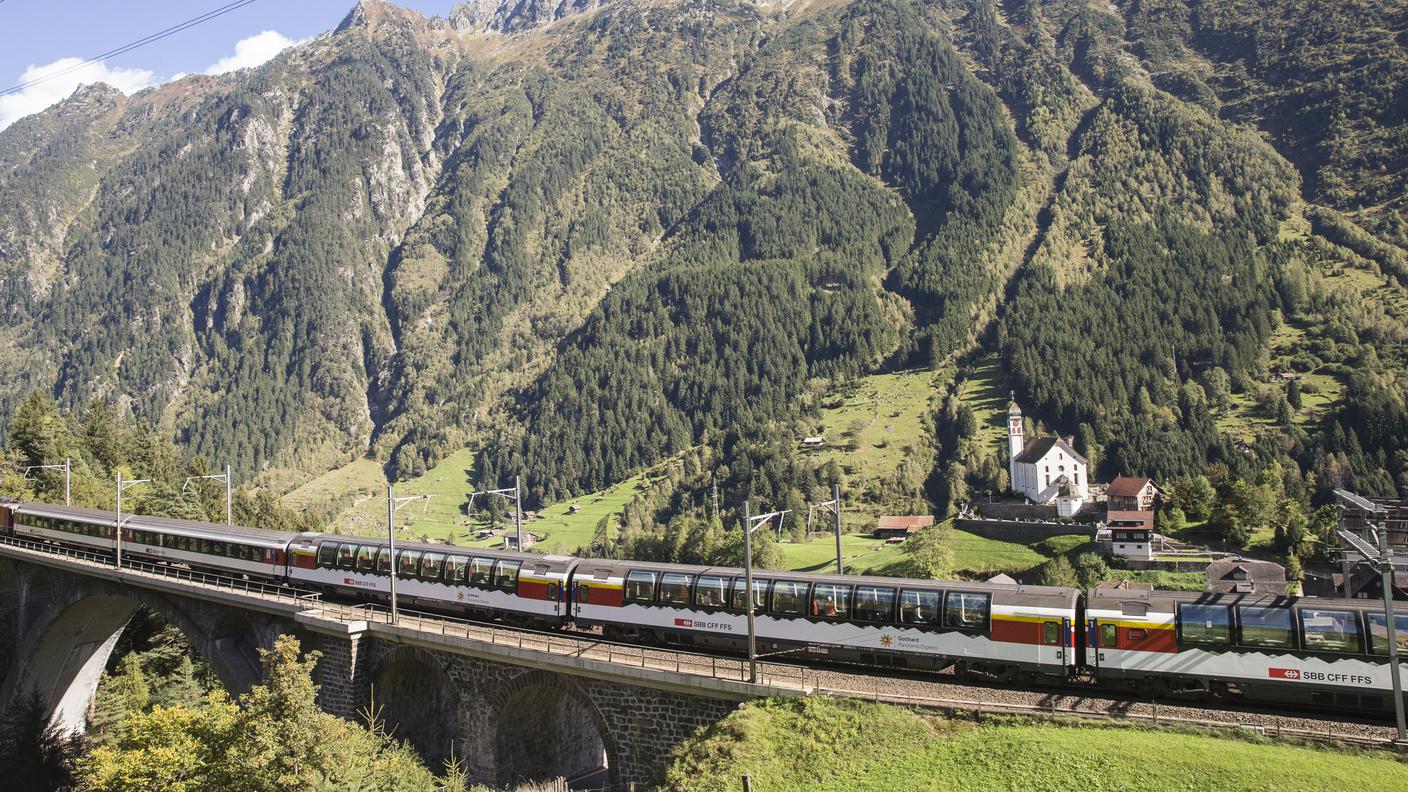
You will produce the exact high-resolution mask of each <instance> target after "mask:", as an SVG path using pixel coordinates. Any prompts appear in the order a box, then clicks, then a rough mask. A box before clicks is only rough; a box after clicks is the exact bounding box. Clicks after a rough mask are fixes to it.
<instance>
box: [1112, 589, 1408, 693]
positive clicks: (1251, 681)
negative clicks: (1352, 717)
mask: <svg viewBox="0 0 1408 792" xmlns="http://www.w3.org/2000/svg"><path fill="white" fill-rule="evenodd" d="M1085 615H1086V619H1087V631H1088V632H1087V637H1086V643H1087V647H1088V648H1087V652H1086V653H1087V662H1088V664H1089V665H1090V666H1091V667H1092V668H1093V670H1094V673H1095V675H1096V678H1097V679H1099V680H1100V681H1102V682H1119V683H1125V684H1132V685H1134V686H1135V687H1138V688H1143V689H1148V690H1151V691H1154V692H1164V693H1177V692H1190V691H1194V692H1206V693H1212V694H1215V695H1224V694H1228V693H1239V694H1241V695H1243V696H1245V697H1247V698H1251V699H1257V700H1262V701H1282V702H1287V703H1299V704H1310V705H1315V706H1330V707H1336V708H1345V709H1355V710H1370V711H1375V710H1384V709H1389V708H1391V707H1392V703H1393V699H1392V684H1391V681H1390V678H1389V677H1390V674H1389V665H1388V638H1387V634H1388V628H1387V622H1386V618H1385V615H1384V609H1383V603H1382V602H1379V601H1371V600H1353V599H1350V600H1346V599H1330V598H1319V597H1313V598H1303V597H1300V598H1298V597H1268V596H1265V595H1247V594H1209V593H1198V592H1171V591H1122V590H1106V589H1095V590H1092V591H1090V592H1089V594H1088V597H1087V606H1086V614H1085ZM1394 626H1395V629H1396V630H1397V633H1398V634H1397V638H1398V643H1399V651H1400V652H1405V657H1408V605H1398V606H1396V608H1395V612H1394ZM1403 666H1404V664H1403V663H1400V667H1403Z"/></svg>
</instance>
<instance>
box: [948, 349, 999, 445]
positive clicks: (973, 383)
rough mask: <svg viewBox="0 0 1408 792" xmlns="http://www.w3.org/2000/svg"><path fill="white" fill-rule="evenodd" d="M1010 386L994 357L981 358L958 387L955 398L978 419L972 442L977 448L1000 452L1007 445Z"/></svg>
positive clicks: (997, 360)
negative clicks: (976, 431) (966, 406)
mask: <svg viewBox="0 0 1408 792" xmlns="http://www.w3.org/2000/svg"><path fill="white" fill-rule="evenodd" d="M1010 395H1011V386H1010V385H1009V383H1008V381H1007V372H1006V371H1004V370H1003V369H1002V361H1000V360H999V359H998V358H997V357H996V356H995V355H994V356H989V357H986V358H983V360H981V361H980V362H979V363H978V365H977V366H976V367H975V368H974V369H973V375H972V376H970V377H968V378H967V379H965V380H964V381H963V382H962V383H961V384H960V385H959V386H958V398H959V400H960V401H962V402H963V403H964V404H966V405H968V407H969V409H971V410H972V411H973V415H974V417H976V418H977V419H978V433H977V434H976V435H974V437H973V439H972V441H971V442H972V443H973V444H974V445H975V446H977V447H978V448H984V449H991V450H993V451H994V452H997V451H1001V450H1002V449H1003V448H1005V446H1006V443H1007V403H1008V400H1009V397H1010Z"/></svg>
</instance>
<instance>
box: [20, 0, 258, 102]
mask: <svg viewBox="0 0 1408 792" xmlns="http://www.w3.org/2000/svg"><path fill="white" fill-rule="evenodd" d="M4 1H5V0H0V3H3V2H4ZM256 2H258V0H236V2H232V3H226V4H225V5H222V6H220V7H218V8H215V9H212V10H210V11H207V12H205V13H204V14H201V15H200V16H196V17H192V18H190V19H188V20H186V21H185V22H181V23H179V24H176V25H172V26H171V27H168V28H166V29H164V30H159V31H157V32H156V33H152V34H151V35H149V36H145V37H143V38H140V39H137V40H136V41H133V42H131V43H128V44H124V45H122V46H121V47H117V48H116V49H111V50H108V51H107V52H104V53H102V54H100V55H94V56H93V57H91V58H88V59H87V60H85V61H83V62H82V63H75V64H73V65H72V66H66V67H64V68H62V69H60V70H58V71H56V72H54V73H52V74H46V75H44V76H42V77H36V78H34V79H33V80H26V81H25V82H22V83H19V84H17V85H14V86H12V87H10V88H6V89H4V90H3V91H0V96H8V95H10V94H15V93H19V92H21V91H23V90H25V89H27V88H31V87H33V86H36V85H39V84H41V83H45V82H48V81H50V80H55V79H58V78H59V77H63V76H65V75H68V74H72V73H73V72H76V71H79V70H80V69H86V68H88V67H89V66H92V65H94V64H98V63H102V62H103V61H106V60H108V59H110V58H115V57H117V56H119V55H124V54H126V53H128V52H131V51H132V50H135V49H138V48H141V47H145V46H146V45H148V44H152V43H154V42H157V41H160V40H162V39H164V38H167V37H169V36H174V35H176V34H177V33H180V32H182V31H184V30H189V29H190V28H193V27H195V26H196V25H199V24H202V23H204V22H209V21H210V20H212V19H216V18H218V17H222V16H224V15H226V14H228V13H230V12H232V11H238V10H239V9H241V8H244V7H245V6H247V5H251V4H253V3H256Z"/></svg>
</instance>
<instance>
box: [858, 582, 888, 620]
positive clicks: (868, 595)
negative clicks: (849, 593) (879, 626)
mask: <svg viewBox="0 0 1408 792" xmlns="http://www.w3.org/2000/svg"><path fill="white" fill-rule="evenodd" d="M894 612H895V590H894V589H892V588H878V587H876V586H856V606H855V618H856V619H857V620H859V621H868V622H887V621H889V620H890V619H891V618H892V617H893V614H894Z"/></svg>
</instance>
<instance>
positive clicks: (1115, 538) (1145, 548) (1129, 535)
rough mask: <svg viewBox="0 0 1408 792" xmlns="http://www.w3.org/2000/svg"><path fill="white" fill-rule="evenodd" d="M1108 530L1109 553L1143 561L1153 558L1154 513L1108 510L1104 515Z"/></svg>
mask: <svg viewBox="0 0 1408 792" xmlns="http://www.w3.org/2000/svg"><path fill="white" fill-rule="evenodd" d="M1105 527H1106V529H1108V530H1109V532H1110V554H1111V555H1117V556H1121V557H1123V558H1137V559H1140V560H1143V561H1152V560H1153V559H1154V513H1153V512H1151V511H1110V512H1108V513H1107V514H1106V515H1105Z"/></svg>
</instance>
